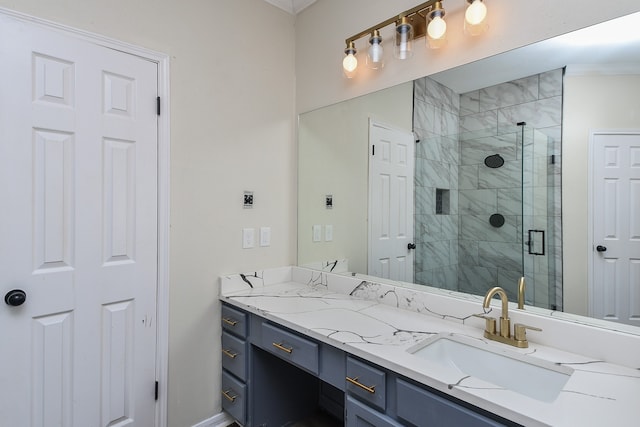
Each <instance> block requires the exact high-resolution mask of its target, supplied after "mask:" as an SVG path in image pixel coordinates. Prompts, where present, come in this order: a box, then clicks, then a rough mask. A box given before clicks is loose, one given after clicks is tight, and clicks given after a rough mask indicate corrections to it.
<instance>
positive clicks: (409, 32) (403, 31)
mask: <svg viewBox="0 0 640 427" xmlns="http://www.w3.org/2000/svg"><path fill="white" fill-rule="evenodd" d="M412 44H413V26H412V25H411V24H409V22H408V21H407V18H405V17H403V18H402V20H401V21H400V24H398V25H396V45H395V49H394V54H395V57H396V58H398V59H409V58H411V57H412V56H413V46H412Z"/></svg>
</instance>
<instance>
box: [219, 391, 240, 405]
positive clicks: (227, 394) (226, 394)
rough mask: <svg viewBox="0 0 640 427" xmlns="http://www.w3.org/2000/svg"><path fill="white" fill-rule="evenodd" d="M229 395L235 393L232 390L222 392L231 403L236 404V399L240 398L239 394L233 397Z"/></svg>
mask: <svg viewBox="0 0 640 427" xmlns="http://www.w3.org/2000/svg"><path fill="white" fill-rule="evenodd" d="M229 393H233V391H232V390H231V389H229V390H227V391H225V390H222V395H223V396H224V397H226V398H227V400H228V401H229V402H234V401H235V400H236V398H237V397H238V395H237V394H234V395H233V396H232V395H230V394H229Z"/></svg>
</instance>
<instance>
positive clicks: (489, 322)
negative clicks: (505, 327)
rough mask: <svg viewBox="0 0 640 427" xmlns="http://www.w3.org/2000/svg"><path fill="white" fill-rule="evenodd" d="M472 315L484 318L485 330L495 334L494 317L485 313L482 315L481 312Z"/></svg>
mask: <svg viewBox="0 0 640 427" xmlns="http://www.w3.org/2000/svg"><path fill="white" fill-rule="evenodd" d="M474 316H475V317H479V318H481V319H484V320H485V326H484V329H485V331H487V332H489V333H490V334H495V333H496V319H495V318H493V317H489V316H485V315H482V314H474Z"/></svg>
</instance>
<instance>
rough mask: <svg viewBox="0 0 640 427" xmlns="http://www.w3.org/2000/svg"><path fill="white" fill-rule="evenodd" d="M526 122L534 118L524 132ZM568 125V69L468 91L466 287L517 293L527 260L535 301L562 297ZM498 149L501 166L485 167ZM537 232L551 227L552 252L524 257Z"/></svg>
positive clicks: (462, 206) (463, 126) (464, 100)
mask: <svg viewBox="0 0 640 427" xmlns="http://www.w3.org/2000/svg"><path fill="white" fill-rule="evenodd" d="M519 122H526V126H525V128H524V129H525V131H524V137H523V133H522V128H521V127H519V126H518V125H517V123H519ZM561 125H562V70H553V71H549V72H546V73H542V74H538V75H534V76H530V77H525V78H522V79H518V80H514V81H511V82H507V83H502V84H499V85H496V86H492V87H488V88H484V89H480V90H476V91H473V92H469V93H465V94H462V95H461V96H460V167H459V174H460V176H459V179H458V182H459V183H460V195H459V222H460V233H461V235H460V236H461V237H460V248H459V254H462V253H465V256H464V257H463V256H462V255H461V256H460V259H461V260H464V261H461V264H460V269H459V275H460V281H459V284H458V289H459V290H460V291H464V292H470V293H475V294H483V293H484V292H486V290H487V289H488V288H489V287H491V286H502V287H504V288H505V289H506V290H507V292H508V293H509V294H510V298H515V296H516V291H517V290H516V285H517V280H518V278H519V277H520V275H521V271H522V262H523V258H524V270H525V276H526V277H527V284H528V286H527V295H526V298H527V300H528V302H529V303H533V302H535V303H536V305H540V306H543V307H551V306H553V305H556V306H557V305H558V302H559V301H561V300H562V299H561V294H560V295H557V294H558V290H557V289H556V287H557V288H559V289H561V279H560V278H561V277H562V273H561V268H560V269H558V267H559V266H560V265H561V247H560V235H561V230H560V227H561V222H560V215H561V212H560V204H559V194H560V154H561V152H560V144H561V139H560V138H561ZM534 129H535V131H534ZM494 154H499V155H500V156H501V157H502V158H503V159H504V165H503V166H502V167H500V168H497V169H492V168H489V167H487V166H485V165H484V159H485V157H487V156H489V155H494ZM551 155H554V160H555V162H554V163H552V162H551V161H550V159H551ZM550 187H551V189H552V190H553V191H548V190H549V188H550ZM521 188H524V190H525V191H522V190H521ZM523 194H524V196H523ZM523 197H524V199H523ZM523 209H524V215H523ZM493 213H500V214H501V215H503V216H504V219H505V223H504V225H503V226H502V227H500V228H496V227H493V226H491V225H490V223H489V216H490V215H491V214H493ZM529 229H540V230H544V231H545V238H546V243H547V245H546V246H547V247H546V251H545V256H535V255H529V254H528V253H527V251H524V252H525V255H524V256H523V255H522V252H523V251H522V248H523V247H524V248H525V249H526V246H525V244H526V241H527V239H528V232H527V231H528V230H529ZM554 268H556V271H555V272H554ZM550 285H551V286H550ZM556 285H558V286H556Z"/></svg>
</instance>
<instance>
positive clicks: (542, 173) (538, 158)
mask: <svg viewBox="0 0 640 427" xmlns="http://www.w3.org/2000/svg"><path fill="white" fill-rule="evenodd" d="M519 127H520V143H521V150H519V151H520V153H521V159H522V230H521V235H522V242H523V250H522V265H523V271H524V276H525V278H526V284H527V288H526V292H525V302H526V303H527V304H530V305H535V306H537V307H543V308H549V309H553V310H562V232H561V231H562V228H561V227H562V221H561V218H562V217H561V202H560V201H561V198H560V191H561V183H560V171H561V165H560V136H559V135H555V134H554V132H557V130H555V129H554V130H553V131H545V130H544V129H534V128H532V127H528V126H526V125H525V124H520V125H519Z"/></svg>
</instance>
